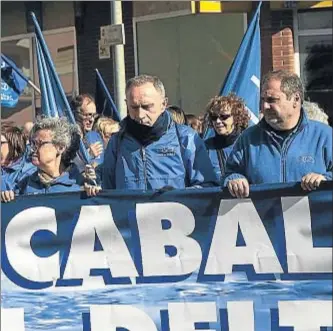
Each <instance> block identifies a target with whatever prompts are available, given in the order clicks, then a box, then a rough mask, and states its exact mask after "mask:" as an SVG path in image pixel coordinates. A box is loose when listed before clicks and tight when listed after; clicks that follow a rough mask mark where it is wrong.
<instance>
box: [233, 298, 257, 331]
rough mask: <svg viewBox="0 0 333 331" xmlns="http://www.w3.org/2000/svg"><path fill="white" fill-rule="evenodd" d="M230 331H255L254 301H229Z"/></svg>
mask: <svg viewBox="0 0 333 331" xmlns="http://www.w3.org/2000/svg"><path fill="white" fill-rule="evenodd" d="M227 309H228V323H229V331H239V330H242V331H254V312H253V301H228V302H227Z"/></svg>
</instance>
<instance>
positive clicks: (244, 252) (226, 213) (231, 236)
mask: <svg viewBox="0 0 333 331" xmlns="http://www.w3.org/2000/svg"><path fill="white" fill-rule="evenodd" d="M238 225H239V227H240V229H241V231H242V234H243V237H244V240H245V243H246V246H245V247H236V241H237V233H238ZM244 264H252V265H253V266H254V269H255V271H256V273H282V272H283V270H282V267H281V265H280V262H279V260H278V258H277V256H276V253H275V251H274V248H273V246H272V243H271V241H270V239H269V237H268V234H267V232H266V229H265V227H264V225H263V224H262V221H261V219H260V217H259V215H258V213H257V211H256V209H255V207H254V205H253V203H252V201H251V200H250V199H244V200H222V201H221V204H220V208H219V212H218V216H217V221H216V226H215V231H214V235H213V239H212V244H211V247H210V252H209V255H208V260H207V265H206V269H205V274H230V273H232V266H233V265H244Z"/></svg>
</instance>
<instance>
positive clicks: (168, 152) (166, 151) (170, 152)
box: [157, 147, 176, 156]
mask: <svg viewBox="0 0 333 331" xmlns="http://www.w3.org/2000/svg"><path fill="white" fill-rule="evenodd" d="M157 153H158V155H160V156H174V155H176V151H175V149H174V148H172V147H163V148H160V149H158V150H157Z"/></svg>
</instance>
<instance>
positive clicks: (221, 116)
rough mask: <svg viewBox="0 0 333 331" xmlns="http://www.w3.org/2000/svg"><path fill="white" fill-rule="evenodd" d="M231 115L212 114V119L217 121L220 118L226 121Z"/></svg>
mask: <svg viewBox="0 0 333 331" xmlns="http://www.w3.org/2000/svg"><path fill="white" fill-rule="evenodd" d="M230 117H231V114H220V115H210V119H211V121H213V122H215V121H217V119H218V118H219V119H220V120H221V121H226V120H227V119H228V118H230Z"/></svg>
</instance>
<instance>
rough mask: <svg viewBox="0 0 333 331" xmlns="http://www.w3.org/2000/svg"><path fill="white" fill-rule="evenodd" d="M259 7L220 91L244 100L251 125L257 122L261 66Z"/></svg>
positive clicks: (222, 93) (221, 93)
mask: <svg viewBox="0 0 333 331" xmlns="http://www.w3.org/2000/svg"><path fill="white" fill-rule="evenodd" d="M260 7H261V2H260V3H259V5H258V8H257V10H256V12H255V14H254V16H253V18H252V21H251V23H250V25H249V27H248V29H247V31H246V33H245V35H244V37H243V40H242V43H241V45H240V47H239V49H238V52H237V54H236V57H235V59H234V62H233V63H232V66H231V67H230V69H229V72H228V75H227V77H226V79H225V81H224V83H223V86H222V88H221V91H220V95H228V94H229V93H230V92H234V93H235V94H236V95H237V96H238V97H241V98H242V99H244V101H245V104H246V107H247V110H248V112H249V114H250V116H251V122H252V123H253V124H256V123H258V121H259V120H258V119H259V100H260V66H261V48H260V26H259V20H260Z"/></svg>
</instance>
